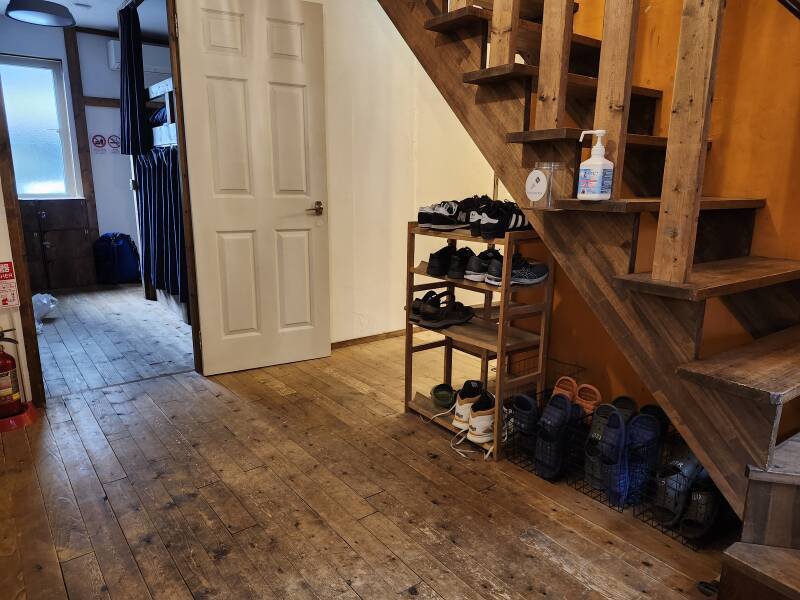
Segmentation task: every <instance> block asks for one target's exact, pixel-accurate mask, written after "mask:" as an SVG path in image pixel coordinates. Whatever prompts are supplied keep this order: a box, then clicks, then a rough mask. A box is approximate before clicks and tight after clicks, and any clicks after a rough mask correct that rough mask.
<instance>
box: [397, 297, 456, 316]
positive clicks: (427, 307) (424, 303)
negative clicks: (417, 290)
mask: <svg viewBox="0 0 800 600" xmlns="http://www.w3.org/2000/svg"><path fill="white" fill-rule="evenodd" d="M448 296H449V297H451V298H452V299H455V296H453V293H452V292H448V291H444V292H440V293H438V294H437V293H436V292H434V291H433V290H431V291H429V292H428V293H426V294H425V295H424V296H423V297H422V298H414V301H413V302H412V303H411V315H410V316H409V317H408V320H409V321H411V322H412V323H419V322H420V320H422V319H423V318H425V317H426V316H429V315H435V314H437V313H438V311H439V309H440V308H441V304H442V299H443V298H446V297H448Z"/></svg>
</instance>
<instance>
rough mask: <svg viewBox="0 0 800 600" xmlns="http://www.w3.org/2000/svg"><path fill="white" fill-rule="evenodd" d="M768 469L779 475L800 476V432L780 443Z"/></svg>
mask: <svg viewBox="0 0 800 600" xmlns="http://www.w3.org/2000/svg"><path fill="white" fill-rule="evenodd" d="M767 470H768V471H769V472H770V473H777V474H779V475H794V476H798V477H800V433H796V434H795V435H793V436H792V437H790V438H789V439H786V440H784V441H782V442H781V443H780V444H778V446H777V447H776V448H775V454H774V455H773V457H772V465H771V466H770V467H769V469H767Z"/></svg>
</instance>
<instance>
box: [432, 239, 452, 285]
mask: <svg viewBox="0 0 800 600" xmlns="http://www.w3.org/2000/svg"><path fill="white" fill-rule="evenodd" d="M455 251H456V247H455V246H451V245H450V244H447V246H445V247H444V248H441V249H440V250H437V251H436V252H434V253H433V254H431V255H430V258H428V268H427V270H426V271H425V272H426V273H427V274H428V275H432V276H433V277H444V276H445V275H447V270H448V269H449V268H450V257H451V256H452V255H453V254H454V253H455Z"/></svg>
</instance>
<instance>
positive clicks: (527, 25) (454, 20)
mask: <svg viewBox="0 0 800 600" xmlns="http://www.w3.org/2000/svg"><path fill="white" fill-rule="evenodd" d="M576 7H577V5H576ZM539 17H541V11H540V12H539ZM531 18H535V17H534V15H533V13H532V12H531V13H528V15H527V17H526V18H523V19H520V22H519V28H520V31H521V32H523V33H526V32H527V33H533V34H536V35H537V36H541V34H542V25H541V23H535V22H533V21H531V20H530V19H531ZM491 22H492V9H491V8H485V7H483V6H478V5H476V4H473V5H471V6H465V7H463V8H458V9H456V10H453V11H450V12H445V13H442V14H441V15H437V16H435V17H432V18H430V19H428V20H427V21H425V29H427V30H428V31H435V32H437V33H448V32H451V31H457V30H459V29H464V28H467V27H471V26H473V25H475V24H478V23H486V24H490V23H491ZM572 43H573V44H578V45H580V46H587V47H590V48H599V47H600V44H601V42H600V40H598V39H595V38H591V37H588V36H585V35H579V34H577V33H575V34H573V35H572Z"/></svg>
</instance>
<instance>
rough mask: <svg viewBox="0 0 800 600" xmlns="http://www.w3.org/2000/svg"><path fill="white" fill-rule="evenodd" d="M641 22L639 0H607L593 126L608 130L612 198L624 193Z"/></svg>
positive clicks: (606, 142) (607, 145) (607, 143)
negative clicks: (627, 143) (627, 142)
mask: <svg viewBox="0 0 800 600" xmlns="http://www.w3.org/2000/svg"><path fill="white" fill-rule="evenodd" d="M638 25H639V0H606V4H605V12H604V14H603V45H602V47H601V49H600V73H599V76H598V82H597V102H596V103H595V107H594V128H595V129H605V130H606V131H607V132H608V135H607V136H606V141H605V145H606V158H608V160H610V161H611V162H613V163H614V180H613V184H612V186H611V199H612V200H615V199H618V198H620V197H621V196H622V170H623V168H624V166H625V144H626V141H627V137H628V114H629V112H630V103H631V74H632V72H633V60H634V54H635V49H636V30H637V29H638Z"/></svg>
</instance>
